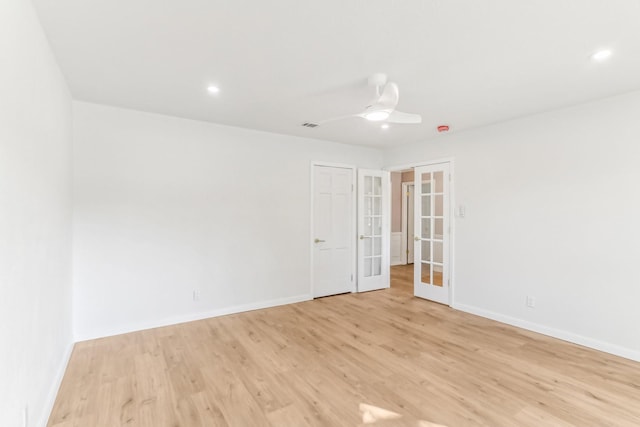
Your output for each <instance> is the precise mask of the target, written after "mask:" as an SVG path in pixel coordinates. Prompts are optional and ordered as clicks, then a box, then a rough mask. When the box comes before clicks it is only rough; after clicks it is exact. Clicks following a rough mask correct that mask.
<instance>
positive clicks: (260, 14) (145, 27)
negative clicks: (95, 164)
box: [34, 0, 640, 146]
mask: <svg viewBox="0 0 640 427" xmlns="http://www.w3.org/2000/svg"><path fill="white" fill-rule="evenodd" d="M34 3H35V5H36V7H37V9H38V12H39V14H40V18H41V20H42V23H43V25H44V27H45V30H46V32H47V35H48V37H49V39H50V41H51V44H52V46H53V49H54V51H55V54H56V55H57V58H58V60H59V62H60V65H61V67H62V69H63V72H64V73H65V75H66V78H67V80H68V83H69V85H70V87H71V91H72V93H73V95H74V97H75V98H76V99H80V100H84V101H90V102H97V103H104V104H110V105H116V106H122V107H127V108H133V109H139V110H146V111H151V112H157V113H163V114H169V115H173V116H179V117H186V118H191V119H197V120H206V121H211V122H216V123H222V124H228V125H234V126H241V127H246V128H253V129H261V130H265V131H271V132H278V133H284V134H291V135H301V136H309V137H313V138H318V139H325V140H331V141H339V142H346V143H353V144H364V145H372V146H393V145H399V144H403V143H408V142H414V141H421V140H427V139H429V138H432V137H435V136H436V135H437V132H436V130H435V128H436V126H437V125H439V124H448V125H450V126H451V129H452V130H451V132H456V131H459V130H461V129H466V128H471V127H477V126H481V125H485V124H489V123H494V122H498V121H503V120H506V119H509V118H513V117H517V116H522V115H527V114H532V113H536V112H541V111H545V110H550V109H554V108H558V107H563V106H568V105H572V104H577V103H581V102H584V101H588V100H592V99H597V98H602V97H605V96H609V95H614V94H618V93H622V92H627V91H631V90H636V89H640V1H638V0H538V1H513V0H458V1H456V0H322V1H308V0H269V1H265V0H227V1H222V0H179V1H158V0H34ZM605 47H606V48H610V49H612V50H613V55H612V56H611V58H610V59H609V60H608V61H607V62H605V63H595V62H594V61H592V60H591V59H590V58H589V56H590V55H591V54H592V53H593V52H595V51H597V50H598V49H601V48H605ZM374 72H385V73H387V74H388V75H389V77H390V79H391V80H393V81H396V82H397V83H398V84H399V86H400V102H399V105H398V109H399V110H402V111H406V112H416V113H420V114H422V116H423V123H422V124H421V125H392V126H391V128H390V129H388V130H386V131H383V130H381V129H380V125H379V124H374V123H371V122H367V121H365V120H363V119H358V118H352V119H348V120H345V121H341V122H333V123H329V124H326V125H323V126H321V127H318V128H315V129H308V128H303V127H301V124H302V123H303V122H306V121H320V120H323V119H326V118H329V117H333V116H339V115H345V114H350V113H356V112H359V111H361V110H362V109H363V108H364V107H365V106H366V104H367V102H368V101H370V98H371V96H372V92H371V88H368V87H367V85H366V78H367V76H368V75H370V74H371V73H374ZM209 84H216V85H219V87H220V89H221V92H220V94H219V95H218V96H215V97H214V96H211V95H209V94H208V93H207V91H206V88H207V86H208V85H209Z"/></svg>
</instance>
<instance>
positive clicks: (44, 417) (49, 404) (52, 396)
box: [36, 343, 74, 427]
mask: <svg viewBox="0 0 640 427" xmlns="http://www.w3.org/2000/svg"><path fill="white" fill-rule="evenodd" d="M73 345H74V343H69V345H68V346H67V348H66V350H65V353H64V355H63V357H62V361H61V362H60V366H59V367H58V371H57V372H56V376H55V378H54V380H53V384H51V388H50V389H49V393H48V394H47V400H46V401H45V406H44V407H43V408H42V412H41V413H40V419H39V420H38V421H39V422H38V423H37V424H36V425H37V426H40V427H45V426H46V425H47V422H49V417H50V416H51V411H53V405H54V404H55V403H56V397H57V396H58V390H59V389H60V384H62V378H64V373H65V372H66V371H67V366H68V365H69V360H70V359H71V352H72V351H73Z"/></svg>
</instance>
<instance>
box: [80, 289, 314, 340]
mask: <svg viewBox="0 0 640 427" xmlns="http://www.w3.org/2000/svg"><path fill="white" fill-rule="evenodd" d="M312 299H313V297H312V296H311V295H309V294H304V295H297V296H294V297H287V298H278V299H273V300H268V301H260V302H254V303H250V304H242V305H236V306H233V307H225V308H218V309H215V310H210V311H205V312H199V313H191V314H185V315H182V316H173V317H169V318H165V319H159V320H156V321H149V322H141V323H136V324H132V325H128V326H126V327H124V328H117V329H110V330H102V331H96V332H90V333H85V334H77V335H76V337H75V339H76V342H80V341H87V340H93V339H97V338H105V337H111V336H114V335H121V334H127V333H129V332H137V331H143V330H145V329H153V328H161V327H163V326H170V325H175V324H178V323H186V322H193V321H195V320H202V319H209V318H211V317H219V316H226V315H228V314H235V313H242V312H245V311H253V310H260V309H263V308H270V307H277V306H279V305H286V304H294V303H297V302H303V301H309V300H312Z"/></svg>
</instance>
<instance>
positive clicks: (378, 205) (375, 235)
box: [362, 176, 382, 277]
mask: <svg viewBox="0 0 640 427" xmlns="http://www.w3.org/2000/svg"><path fill="white" fill-rule="evenodd" d="M364 179H365V182H364V205H365V212H364V223H365V229H364V230H365V233H364V235H363V236H362V239H364V240H365V241H364V242H363V243H364V276H365V277H371V276H380V275H381V274H382V268H381V266H382V178H381V177H379V176H366V177H365V178H364Z"/></svg>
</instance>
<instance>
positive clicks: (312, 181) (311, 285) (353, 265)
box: [309, 161, 358, 298]
mask: <svg viewBox="0 0 640 427" xmlns="http://www.w3.org/2000/svg"><path fill="white" fill-rule="evenodd" d="M316 166H324V167H330V168H343V169H350V170H351V233H352V236H351V238H352V241H351V292H356V263H357V259H356V250H357V244H358V242H357V240H356V233H357V230H356V193H355V188H356V179H357V170H358V169H357V168H356V167H355V166H353V165H346V164H342V163H331V162H321V161H312V162H311V165H310V167H309V175H310V180H309V182H310V186H309V194H310V197H309V199H310V201H309V217H310V218H311V221H310V223H309V225H310V226H309V254H310V256H309V260H310V265H309V295H310V296H311V298H313V295H315V294H314V292H313V290H314V283H313V282H314V278H315V276H314V259H313V255H314V253H315V251H314V245H315V243H314V242H313V239H315V236H314V219H315V218H314V201H315V200H314V193H315V191H314V190H315V187H314V186H315V178H314V170H315V167H316Z"/></svg>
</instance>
